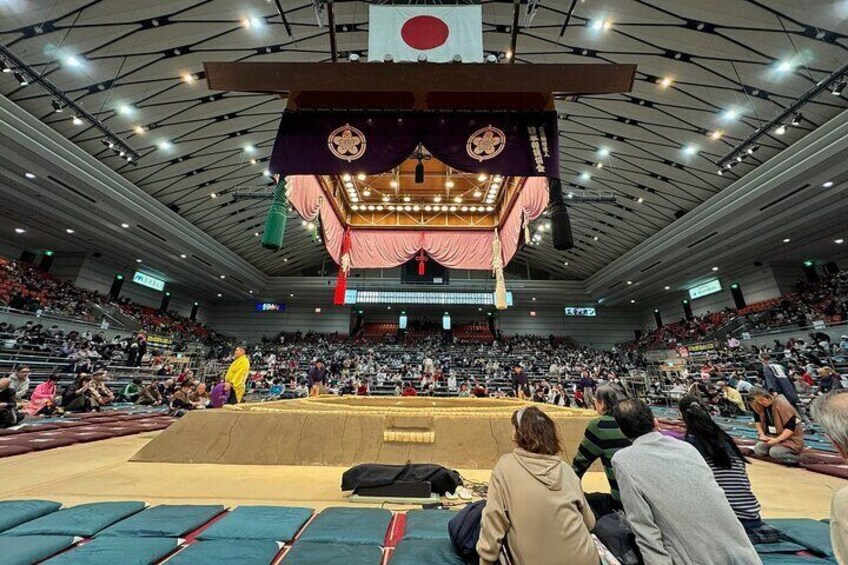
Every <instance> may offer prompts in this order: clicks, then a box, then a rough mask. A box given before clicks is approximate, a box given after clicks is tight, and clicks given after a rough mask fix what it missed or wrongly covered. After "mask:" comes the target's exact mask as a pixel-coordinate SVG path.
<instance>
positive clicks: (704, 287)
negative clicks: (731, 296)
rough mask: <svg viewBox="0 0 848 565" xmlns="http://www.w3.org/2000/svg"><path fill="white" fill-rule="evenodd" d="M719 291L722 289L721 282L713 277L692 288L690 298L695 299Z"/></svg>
mask: <svg viewBox="0 0 848 565" xmlns="http://www.w3.org/2000/svg"><path fill="white" fill-rule="evenodd" d="M719 291H721V283H720V282H718V279H713V280H711V281H707V282H705V283H704V284H699V285H698V286H696V287H694V288H690V289H689V298H691V299H692V300H695V299H696V298H701V297H702V296H707V295H708V294H715V293H716V292H719Z"/></svg>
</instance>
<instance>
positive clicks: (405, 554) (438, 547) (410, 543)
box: [389, 539, 465, 565]
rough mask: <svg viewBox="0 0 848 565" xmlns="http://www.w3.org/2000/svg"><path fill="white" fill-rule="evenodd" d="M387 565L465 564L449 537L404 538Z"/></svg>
mask: <svg viewBox="0 0 848 565" xmlns="http://www.w3.org/2000/svg"><path fill="white" fill-rule="evenodd" d="M389 565H465V560H464V559H463V558H462V557H461V556H460V555H459V554H458V553H457V552H456V549H455V548H454V546H453V544H452V543H451V541H450V540H449V539H404V540H402V541H401V542H400V543H399V544H398V546H397V548H396V549H395V551H394V553H392V558H391V559H390V560H389Z"/></svg>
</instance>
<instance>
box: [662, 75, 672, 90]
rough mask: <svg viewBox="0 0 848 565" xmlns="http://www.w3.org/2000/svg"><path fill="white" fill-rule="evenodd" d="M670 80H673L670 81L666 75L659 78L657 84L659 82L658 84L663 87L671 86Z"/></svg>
mask: <svg viewBox="0 0 848 565" xmlns="http://www.w3.org/2000/svg"><path fill="white" fill-rule="evenodd" d="M672 82H673V81H672V80H671V79H670V78H668V77H663V78H662V79H661V80H660V83H659V84H660V86H661V87H663V88H668V87H669V86H671V85H672Z"/></svg>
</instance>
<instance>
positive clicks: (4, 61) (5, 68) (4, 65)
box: [0, 59, 12, 73]
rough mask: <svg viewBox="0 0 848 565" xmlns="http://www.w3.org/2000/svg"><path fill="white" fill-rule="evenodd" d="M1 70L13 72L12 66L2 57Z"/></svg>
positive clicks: (0, 61) (0, 60)
mask: <svg viewBox="0 0 848 565" xmlns="http://www.w3.org/2000/svg"><path fill="white" fill-rule="evenodd" d="M0 70H2V71H3V72H4V73H11V72H12V68H11V67H10V66H9V64H8V63H7V62H6V59H0Z"/></svg>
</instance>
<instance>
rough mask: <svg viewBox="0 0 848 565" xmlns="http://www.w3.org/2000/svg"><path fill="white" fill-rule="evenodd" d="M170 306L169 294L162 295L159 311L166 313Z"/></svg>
mask: <svg viewBox="0 0 848 565" xmlns="http://www.w3.org/2000/svg"><path fill="white" fill-rule="evenodd" d="M170 305H171V293H170V292H166V293H165V294H163V295H162V304H160V305H159V311H160V312H167V311H168V306H170Z"/></svg>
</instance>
